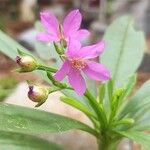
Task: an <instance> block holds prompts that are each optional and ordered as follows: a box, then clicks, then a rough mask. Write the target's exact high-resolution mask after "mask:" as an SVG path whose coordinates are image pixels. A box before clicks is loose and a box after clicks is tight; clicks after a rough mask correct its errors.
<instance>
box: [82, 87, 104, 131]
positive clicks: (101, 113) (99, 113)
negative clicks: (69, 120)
mask: <svg viewBox="0 0 150 150" xmlns="http://www.w3.org/2000/svg"><path fill="white" fill-rule="evenodd" d="M84 96H85V97H86V98H87V99H88V101H89V103H90V105H91V106H92V108H93V109H94V111H95V112H96V114H97V117H98V120H99V121H100V124H101V128H102V129H105V128H106V127H107V118H106V114H105V113H104V111H103V110H102V108H101V107H99V104H98V103H97V101H96V99H95V98H94V97H93V95H92V94H91V93H90V92H89V91H88V90H86V92H85V94H84Z"/></svg>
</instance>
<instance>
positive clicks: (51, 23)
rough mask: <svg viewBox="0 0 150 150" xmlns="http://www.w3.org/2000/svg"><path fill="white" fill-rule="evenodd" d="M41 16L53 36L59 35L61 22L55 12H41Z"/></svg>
mask: <svg viewBox="0 0 150 150" xmlns="http://www.w3.org/2000/svg"><path fill="white" fill-rule="evenodd" d="M40 17H41V22H42V24H43V26H44V27H45V28H46V31H47V32H48V33H50V34H52V35H53V36H56V37H57V36H58V30H59V23H58V20H57V18H56V17H55V15H54V14H53V13H50V12H48V11H45V12H41V13H40Z"/></svg>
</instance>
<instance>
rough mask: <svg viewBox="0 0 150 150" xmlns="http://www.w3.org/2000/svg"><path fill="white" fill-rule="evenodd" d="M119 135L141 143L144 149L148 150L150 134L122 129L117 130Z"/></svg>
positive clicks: (149, 147)
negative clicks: (120, 130)
mask: <svg viewBox="0 0 150 150" xmlns="http://www.w3.org/2000/svg"><path fill="white" fill-rule="evenodd" d="M119 133H120V134H121V135H123V136H125V137H127V138H129V139H131V140H133V141H135V142H137V143H139V144H141V145H142V146H143V147H144V148H145V149H144V150H149V149H150V134H148V133H144V132H138V131H134V130H133V131H131V130H128V131H123V132H119Z"/></svg>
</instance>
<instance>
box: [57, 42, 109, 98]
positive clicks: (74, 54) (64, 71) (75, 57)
mask: <svg viewBox="0 0 150 150" xmlns="http://www.w3.org/2000/svg"><path fill="white" fill-rule="evenodd" d="M104 47H105V43H104V42H99V43H97V44H95V45H91V46H85V47H81V45H80V44H78V43H76V42H75V41H73V40H72V39H70V41H69V45H68V49H67V51H66V53H65V57H64V58H65V60H64V63H63V65H62V66H61V68H60V70H58V71H57V72H56V74H55V75H54V78H55V79H56V80H59V81H61V80H63V79H64V77H65V76H68V80H69V83H70V85H71V86H72V87H73V89H74V90H75V91H76V92H77V94H79V95H83V94H84V93H85V91H86V83H85V80H84V78H83V76H82V73H85V74H86V75H87V76H88V77H89V78H91V79H93V80H97V81H103V80H109V79H110V74H109V71H108V69H107V68H106V67H105V66H104V65H103V64H100V63H97V62H95V61H93V60H92V59H93V58H95V57H97V56H99V55H100V54H101V53H102V52H103V50H104Z"/></svg>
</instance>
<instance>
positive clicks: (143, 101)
mask: <svg viewBox="0 0 150 150" xmlns="http://www.w3.org/2000/svg"><path fill="white" fill-rule="evenodd" d="M149 104H150V80H148V81H147V82H146V83H144V85H143V86H142V87H141V88H140V89H139V90H138V91H137V93H136V94H135V95H134V96H133V97H131V99H130V100H129V101H128V103H127V105H126V106H125V107H124V109H123V111H122V112H121V116H122V117H123V116H125V115H128V116H130V117H131V118H134V116H136V114H137V113H138V112H139V111H141V110H142V109H143V108H145V106H147V105H149ZM149 107H150V105H149ZM143 115H144V114H143Z"/></svg>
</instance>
